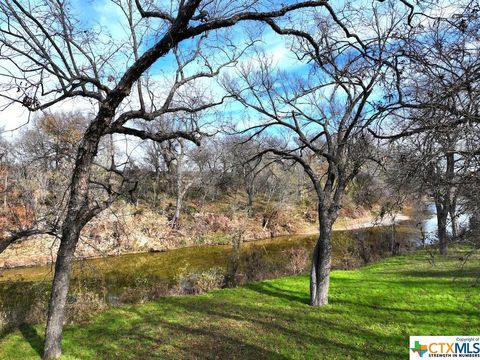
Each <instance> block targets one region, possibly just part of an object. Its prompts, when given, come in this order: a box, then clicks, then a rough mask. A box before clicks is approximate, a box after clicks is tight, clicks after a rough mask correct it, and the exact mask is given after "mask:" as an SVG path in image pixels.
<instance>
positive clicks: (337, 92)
mask: <svg viewBox="0 0 480 360" xmlns="http://www.w3.org/2000/svg"><path fill="white" fill-rule="evenodd" d="M391 6H392V5H391V4H388V5H386V6H385V7H383V6H374V7H373V10H372V13H371V14H369V15H371V17H370V16H366V17H362V16H361V14H359V13H358V12H356V11H355V10H351V8H350V10H348V9H345V10H344V12H342V16H343V17H344V18H352V19H355V25H356V26H358V27H360V26H364V32H366V33H367V34H368V36H366V39H365V40H361V39H360V38H359V37H358V36H356V35H352V34H351V32H350V31H349V30H348V29H346V28H345V27H342V26H340V27H337V26H336V23H335V19H334V20H331V19H330V18H328V17H321V16H319V17H317V18H316V22H315V26H316V30H312V29H309V28H308V26H307V25H306V28H305V29H303V30H302V31H295V30H292V29H290V28H286V27H281V26H280V25H279V24H277V23H276V22H275V21H273V20H272V21H270V22H269V25H270V26H271V27H272V29H273V30H274V31H276V32H277V33H281V34H290V35H293V36H294V37H293V40H292V50H293V52H294V53H295V54H296V56H297V57H298V59H300V60H301V61H302V62H304V63H307V64H310V67H309V69H308V70H303V73H302V74H300V75H296V76H295V75H293V76H289V75H287V74H285V73H282V72H281V71H276V70H275V68H274V66H273V65H272V62H271V60H270V59H268V57H266V56H263V55H262V54H261V53H260V55H259V60H258V63H259V64H260V65H259V66H258V67H255V66H253V65H245V66H244V67H242V68H241V69H240V73H239V77H240V78H241V79H242V80H238V79H234V78H229V79H227V80H226V85H225V86H226V88H227V89H228V91H229V92H230V93H231V95H232V96H233V97H235V99H237V100H238V101H240V102H241V103H242V104H243V105H244V106H245V107H246V108H249V109H253V110H255V111H256V112H257V113H258V114H259V115H260V116H262V118H261V121H259V123H258V125H255V126H251V127H249V128H248V129H247V130H243V131H241V132H242V133H247V132H248V133H249V134H250V136H255V135H257V134H259V133H262V132H264V131H267V129H274V130H270V132H271V133H274V134H282V137H283V139H284V140H283V146H275V147H271V148H266V149H264V150H263V151H261V152H260V153H259V154H258V156H269V155H274V156H277V157H280V158H282V159H287V160H292V161H294V162H296V163H298V164H299V165H301V166H302V167H303V169H304V171H305V173H306V174H307V175H308V177H309V178H310V180H311V182H312V184H313V187H314V189H315V192H316V197H317V203H318V219H319V227H320V228H319V231H320V235H319V239H318V241H317V243H316V246H315V249H314V252H313V257H312V267H311V273H310V303H311V305H313V306H320V305H324V304H327V303H328V289H329V282H330V269H331V252H332V240H331V238H332V226H333V223H334V222H335V220H336V218H337V216H338V213H339V210H340V207H341V201H342V197H343V195H344V193H345V190H346V187H347V185H348V184H349V183H350V182H351V181H352V180H353V179H354V178H355V176H356V175H357V174H358V173H359V171H360V169H361V167H362V166H363V165H364V163H365V162H366V161H367V160H368V159H369V158H371V157H372V156H371V150H372V148H371V146H370V142H371V141H373V138H372V137H371V136H369V135H368V133H367V131H366V130H367V127H368V126H370V125H372V124H373V123H374V121H376V119H377V118H378V116H379V115H380V114H382V110H381V109H378V108H377V107H376V103H375V100H376V97H377V96H373V94H374V92H375V91H376V89H378V88H379V85H380V84H382V83H383V82H384V80H385V79H386V78H388V76H389V74H391V70H392V66H391V63H390V62H389V61H388V60H389V56H390V54H391V52H392V46H391V44H390V40H391V39H390V36H391V34H392V33H393V32H394V31H399V32H401V31H402V27H403V26H406V24H407V19H406V15H405V17H404V15H402V12H399V11H395V10H394V9H393V8H392V7H391ZM352 24H353V21H352ZM365 29H368V30H365Z"/></svg>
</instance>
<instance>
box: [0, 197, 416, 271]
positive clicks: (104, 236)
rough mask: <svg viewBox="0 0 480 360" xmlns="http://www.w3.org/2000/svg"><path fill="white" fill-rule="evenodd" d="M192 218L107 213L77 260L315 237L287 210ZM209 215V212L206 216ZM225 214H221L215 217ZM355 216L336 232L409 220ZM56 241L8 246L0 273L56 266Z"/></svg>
mask: <svg viewBox="0 0 480 360" xmlns="http://www.w3.org/2000/svg"><path fill="white" fill-rule="evenodd" d="M213 210H214V209H212V208H206V209H205V211H206V212H200V213H195V214H194V215H192V216H191V219H188V218H187V219H185V223H184V224H183V225H182V227H180V228H178V229H172V228H170V227H169V226H168V221H167V219H166V218H165V217H164V216H163V215H161V214H157V213H154V212H152V211H151V210H148V209H144V208H141V207H140V208H139V207H135V208H130V207H128V206H123V207H121V209H114V211H113V212H111V213H109V212H106V213H104V214H102V215H101V216H100V217H98V218H97V219H95V220H94V221H92V222H91V223H90V224H88V225H87V226H86V228H85V230H84V231H83V233H82V237H81V238H80V241H79V244H78V247H77V251H76V254H75V255H76V258H77V259H78V260H82V259H97V258H104V257H111V256H118V255H125V254H139V253H146V252H164V251H168V250H174V249H180V248H186V247H198V246H205V245H225V244H231V241H232V237H235V236H239V234H241V236H242V237H243V240H244V241H245V242H254V241H258V240H264V239H267V238H272V237H279V236H302V235H314V234H317V233H318V225H317V222H316V214H313V215H312V214H310V213H309V212H306V211H299V209H293V208H288V207H287V208H285V209H283V210H282V211H277V212H275V216H273V215H271V216H270V217H269V220H268V221H266V220H265V216H266V215H265V213H264V212H262V210H260V208H257V209H255V211H254V212H253V214H250V215H248V216H245V214H241V215H239V214H235V215H233V216H232V215H231V214H230V215H228V211H227V210H226V209H224V208H222V207H220V206H218V204H217V207H216V209H215V211H216V212H214V211H213ZM208 211H210V212H208ZM219 211H225V214H227V215H225V214H222V213H219ZM354 214H355V217H348V216H340V217H339V218H338V220H337V221H336V223H335V224H334V230H335V231H341V230H355V229H365V228H369V227H375V226H389V225H392V224H393V223H394V222H395V223H398V222H401V221H405V220H408V219H409V218H410V217H409V216H407V215H404V214H397V215H395V216H385V217H383V218H379V217H378V216H377V215H375V214H374V213H373V212H372V211H366V210H361V211H357V212H354ZM58 245H59V243H58V239H54V238H52V237H32V238H29V239H26V240H24V241H22V242H19V243H17V244H14V245H12V246H10V247H9V248H8V249H7V250H6V251H4V252H3V253H2V254H0V270H1V269H10V268H16V267H26V266H41V265H48V264H51V263H52V262H54V261H55V256H56V252H57V248H58Z"/></svg>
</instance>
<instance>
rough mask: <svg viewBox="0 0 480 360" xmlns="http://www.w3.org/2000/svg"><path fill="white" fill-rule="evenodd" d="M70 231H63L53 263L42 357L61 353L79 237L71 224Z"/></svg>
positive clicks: (52, 356) (78, 232)
mask: <svg viewBox="0 0 480 360" xmlns="http://www.w3.org/2000/svg"><path fill="white" fill-rule="evenodd" d="M72 225H73V226H69V228H70V230H71V232H64V235H63V236H62V240H61V243H60V248H59V250H58V254H57V261H56V263H55V277H54V279H53V285H52V293H51V297H50V303H49V307H48V318H47V328H46V330H45V347H44V355H43V357H44V359H56V358H59V357H60V355H61V354H62V346H61V342H62V332H63V323H64V318H65V304H66V300H67V294H68V287H69V283H70V273H71V269H72V262H73V254H74V253H75V248H76V245H77V241H78V238H79V234H80V231H79V228H78V226H75V225H76V224H72Z"/></svg>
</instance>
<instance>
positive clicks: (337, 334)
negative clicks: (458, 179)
mask: <svg viewBox="0 0 480 360" xmlns="http://www.w3.org/2000/svg"><path fill="white" fill-rule="evenodd" d="M460 256H462V254H461V252H457V254H456V255H455V256H453V255H452V256H451V257H449V258H448V259H440V258H436V266H432V265H431V264H430V263H429V261H428V260H427V259H428V257H427V255H426V254H425V253H422V252H417V253H415V254H413V255H408V256H399V257H394V258H390V259H387V260H384V261H381V262H379V263H376V264H373V265H370V266H368V267H364V268H361V269H358V270H353V271H334V272H333V273H332V280H331V290H330V294H331V295H330V299H331V300H330V304H329V305H328V306H325V307H322V308H312V307H310V306H308V304H307V303H308V287H309V283H308V277H307V276H305V275H302V276H293V277H284V278H280V279H276V280H270V281H264V282H259V283H254V284H250V285H248V286H245V287H240V288H236V289H225V290H217V291H213V292H210V293H208V294H204V295H200V296H185V297H169V298H164V299H161V300H159V301H157V302H152V303H148V304H143V305H135V306H122V307H118V308H114V309H111V310H108V311H106V312H104V313H102V314H100V315H96V316H94V317H93V318H92V319H90V321H88V322H86V323H84V324H78V325H74V326H68V327H66V329H65V334H64V340H63V344H64V354H65V356H64V358H65V359H152V358H158V359H406V358H408V336H409V335H479V329H480V289H479V285H480V284H478V281H477V282H475V278H476V277H478V275H479V272H480V261H479V259H478V258H476V259H471V260H470V261H469V262H468V265H467V267H466V268H464V269H463V270H459V261H458V258H459V257H460ZM477 280H478V279H477ZM475 285H476V286H475ZM42 328H43V326H38V327H32V326H27V327H24V328H22V329H20V330H19V331H16V332H13V333H10V334H5V335H3V336H1V335H0V358H1V359H9V360H10V359H38V358H39V357H40V356H39V354H40V353H41V347H42V337H43V335H42V331H43V329H42Z"/></svg>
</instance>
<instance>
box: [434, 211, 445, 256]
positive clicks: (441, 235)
mask: <svg viewBox="0 0 480 360" xmlns="http://www.w3.org/2000/svg"><path fill="white" fill-rule="evenodd" d="M435 206H436V208H437V224H438V230H437V231H438V247H439V250H440V255H447V218H448V211H447V210H446V208H445V206H443V205H442V204H440V203H438V202H435Z"/></svg>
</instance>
